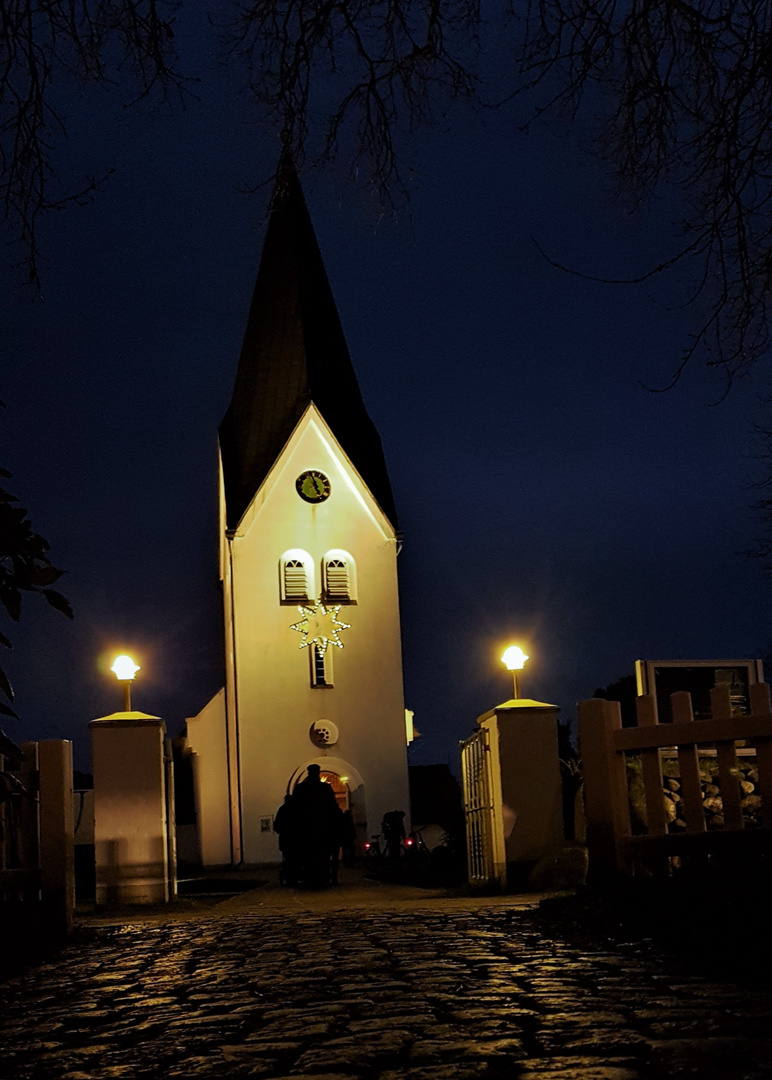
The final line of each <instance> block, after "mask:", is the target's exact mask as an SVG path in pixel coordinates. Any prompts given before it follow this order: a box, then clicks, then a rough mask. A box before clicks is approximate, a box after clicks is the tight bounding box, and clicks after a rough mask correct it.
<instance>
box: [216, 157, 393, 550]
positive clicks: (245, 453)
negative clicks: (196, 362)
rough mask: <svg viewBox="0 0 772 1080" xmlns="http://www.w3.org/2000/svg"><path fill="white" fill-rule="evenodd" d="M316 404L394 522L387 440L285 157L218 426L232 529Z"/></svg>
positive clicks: (302, 200)
mask: <svg viewBox="0 0 772 1080" xmlns="http://www.w3.org/2000/svg"><path fill="white" fill-rule="evenodd" d="M310 402H313V403H314V405H316V407H317V408H318V409H319V411H320V413H321V414H322V416H323V417H324V419H325V420H326V422H327V423H328V424H329V426H330V428H331V429H332V431H333V433H334V435H335V437H336V438H337V440H338V441H339V443H340V444H341V446H342V447H343V449H344V450H345V452H346V454H347V455H348V457H349V458H350V460H351V462H352V463H353V465H354V467H355V468H356V469H357V471H358V472H359V474H360V476H361V477H362V479H363V480H364V482H365V483H366V484H367V486H368V488H369V489H370V491H371V492H372V494H373V497H374V498H375V499H376V501H377V502H378V504H379V506H380V507H381V509H382V510H383V512H384V513H385V514H386V516H387V518H388V519H389V521H390V522H391V523H392V525H393V526H394V527H395V528H396V527H397V517H396V511H395V507H394V499H393V496H392V493H391V485H390V483H389V477H388V473H387V471H386V461H385V459H384V456H383V448H382V446H381V440H380V438H379V436H378V432H377V431H376V429H375V425H374V424H373V422H372V420H371V419H370V417H369V416H368V414H367V410H366V409H365V405H364V402H363V400H362V395H361V393H360V390H359V385H358V383H357V379H356V375H355V374H354V368H353V366H352V363H351V358H350V357H349V353H348V348H347V346H346V340H345V338H344V336H343V329H342V327H341V325H340V319H339V318H338V312H337V310H336V308H335V301H334V299H333V296H332V290H331V289H330V283H329V281H328V280H327V274H326V271H325V269H324V263H323V262H322V256H321V253H320V251H319V245H318V244H317V242H316V237H315V235H314V230H313V226H312V224H311V218H310V216H309V213H308V210H307V208H306V203H305V199H304V198H303V192H302V189H301V187H300V181H299V180H298V177H297V174H296V172H295V169H294V167H293V166H292V165H291V164H290V163H288V162H287V161H286V160H285V161H284V162H283V164H282V166H280V171H279V178H278V181H277V184H276V188H275V190H274V194H273V203H272V208H271V215H270V219H269V222H268V230H267V232H266V237H265V243H264V245H263V253H262V257H261V260H260V269H259V270H258V274H257V283H256V285H255V291H254V295H253V297H252V306H251V307H250V310H249V318H248V320H247V328H246V332H245V334H244V343H243V345H242V347H241V356H240V358H239V365H238V370H237V372H236V382H235V384H234V387H233V396H232V398H231V403H230V405H229V407H228V411H227V412H226V414H225V417H224V419H223V422H222V424H221V425H220V448H221V452H222V461H223V472H224V478H225V501H226V508H227V524H228V528H235V527H236V526H237V525H238V523H239V521H240V519H241V517H242V515H243V514H244V511H245V510H246V509H247V507H248V506H249V503H250V502H251V501H252V498H253V496H254V494H255V492H256V491H257V489H258V488H259V487H260V484H261V483H262V482H263V480H264V479H265V477H266V476H267V474H268V472H269V470H270V468H271V466H272V465H273V463H274V462H275V461H276V459H277V458H278V456H279V454H280V453H281V451H282V448H283V447H284V445H285V444H286V442H287V440H288V439H289V437H290V435H291V434H292V432H293V430H294V429H295V426H296V425H297V423H298V421H299V420H300V418H301V416H302V415H303V413H304V412H305V410H306V408H307V407H308V405H309V403H310Z"/></svg>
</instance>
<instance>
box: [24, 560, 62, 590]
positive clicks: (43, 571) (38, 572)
mask: <svg viewBox="0 0 772 1080" xmlns="http://www.w3.org/2000/svg"><path fill="white" fill-rule="evenodd" d="M62 574H64V570H57V569H56V567H55V566H51V565H50V564H49V565H48V566H36V567H34V568H33V570H32V573H31V574H30V579H31V581H32V583H33V585H37V586H40V587H41V588H45V587H47V586H48V585H53V584H54V582H55V581H58V580H59V578H60V577H61V576H62Z"/></svg>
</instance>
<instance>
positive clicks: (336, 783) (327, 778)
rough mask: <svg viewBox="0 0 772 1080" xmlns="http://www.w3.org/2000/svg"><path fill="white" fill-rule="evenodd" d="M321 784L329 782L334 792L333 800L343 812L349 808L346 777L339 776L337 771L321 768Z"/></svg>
mask: <svg viewBox="0 0 772 1080" xmlns="http://www.w3.org/2000/svg"><path fill="white" fill-rule="evenodd" d="M320 776H321V781H322V783H323V784H329V785H330V787H331V788H332V790H333V791H334V792H335V801H336V802H337V804H338V806H339V808H340V809H341V810H342V811H343V812H344V813H345V812H346V811H347V810H348V809H349V794H350V793H349V788H348V784H347V783H346V781H347V780H348V777H347V776H346V777H343V776H340V775H339V774H338V773H335V772H330V771H329V770H326V769H322V772H321V774H320Z"/></svg>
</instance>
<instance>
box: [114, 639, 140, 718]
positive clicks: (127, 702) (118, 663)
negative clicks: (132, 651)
mask: <svg viewBox="0 0 772 1080" xmlns="http://www.w3.org/2000/svg"><path fill="white" fill-rule="evenodd" d="M110 671H112V672H114V673H115V677H116V679H117V680H118V682H120V683H123V710H124V712H131V683H132V680H133V679H134V676H135V675H136V674H137V672H138V671H139V664H135V663H134V661H133V660H132V659H131V657H130V656H126V654H125V653H124V654H122V655H121V656H116V658H115V660H114V661H113V666H112V667H111V668H110Z"/></svg>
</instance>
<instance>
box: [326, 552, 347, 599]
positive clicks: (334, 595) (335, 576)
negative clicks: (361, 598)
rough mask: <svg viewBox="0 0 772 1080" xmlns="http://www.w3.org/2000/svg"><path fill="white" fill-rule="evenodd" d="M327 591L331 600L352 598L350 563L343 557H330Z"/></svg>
mask: <svg viewBox="0 0 772 1080" xmlns="http://www.w3.org/2000/svg"><path fill="white" fill-rule="evenodd" d="M325 592H326V594H327V598H328V599H329V600H350V599H351V585H350V581H349V570H348V565H347V564H346V563H345V562H344V561H343V559H329V560H328V562H327V566H326V572H325Z"/></svg>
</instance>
